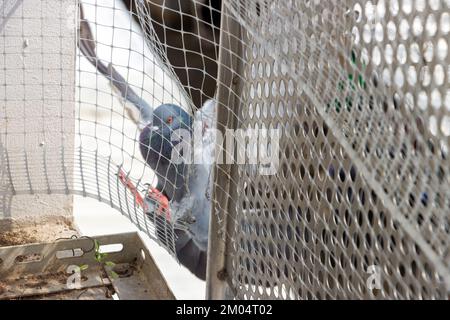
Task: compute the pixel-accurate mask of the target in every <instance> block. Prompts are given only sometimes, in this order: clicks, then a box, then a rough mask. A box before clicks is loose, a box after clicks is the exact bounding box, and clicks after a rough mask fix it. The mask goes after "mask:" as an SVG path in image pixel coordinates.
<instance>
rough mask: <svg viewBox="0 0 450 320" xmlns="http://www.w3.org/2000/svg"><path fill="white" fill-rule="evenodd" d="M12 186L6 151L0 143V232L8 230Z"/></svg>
mask: <svg viewBox="0 0 450 320" xmlns="http://www.w3.org/2000/svg"><path fill="white" fill-rule="evenodd" d="M12 197H13V190H12V185H11V182H10V179H9V175H8V166H7V159H6V150H5V148H4V147H3V144H2V143H1V141H0V230H8V229H9V227H8V226H7V225H8V224H10V219H11V203H12Z"/></svg>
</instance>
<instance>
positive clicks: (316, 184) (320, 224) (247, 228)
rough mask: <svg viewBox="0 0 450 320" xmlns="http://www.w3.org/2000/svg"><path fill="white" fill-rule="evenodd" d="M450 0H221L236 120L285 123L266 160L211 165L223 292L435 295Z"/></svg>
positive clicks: (443, 194) (443, 252)
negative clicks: (270, 170) (263, 167)
mask: <svg viewBox="0 0 450 320" xmlns="http://www.w3.org/2000/svg"><path fill="white" fill-rule="evenodd" d="M449 5H450V3H449V2H448V1H431V2H429V1H428V2H427V1H415V2H413V1H402V2H398V1H375V2H371V1H326V2H325V1H320V2H319V1H285V2H276V1H226V2H225V6H224V8H225V9H224V14H225V15H226V13H225V12H228V14H229V15H230V16H231V17H232V18H231V20H230V21H231V22H230V23H231V24H233V23H234V24H236V25H238V26H239V31H235V30H233V31H232V32H233V34H232V35H231V36H229V37H227V36H226V33H227V30H226V29H224V30H222V45H225V44H226V41H225V40H228V41H230V42H234V43H236V42H237V41H236V40H235V39H236V38H237V39H242V41H241V43H240V46H234V47H233V45H229V46H227V48H228V50H232V51H234V52H235V53H236V54H238V55H239V56H241V57H242V59H243V60H244V61H243V62H242V63H238V64H236V65H235V66H234V69H233V72H234V73H236V74H238V75H240V77H239V78H236V79H237V81H239V82H240V83H241V86H234V87H233V88H237V89H235V90H238V91H237V93H236V92H233V93H234V94H236V95H237V96H239V99H234V100H233V102H234V103H235V105H233V104H228V105H230V106H233V111H234V113H233V115H234V117H235V119H234V123H235V124H237V126H241V127H244V128H247V127H249V128H268V127H272V128H279V130H280V132H281V135H280V140H279V148H280V150H279V156H280V158H279V166H278V171H277V172H276V174H274V175H261V174H258V172H257V171H255V170H254V168H252V167H251V166H250V167H249V166H233V167H232V168H222V170H228V171H227V173H228V174H229V176H231V177H237V179H236V180H232V181H231V185H230V187H229V189H228V190H226V191H225V192H224V191H220V188H218V189H216V190H218V195H219V196H224V197H227V193H228V195H229V197H234V198H233V199H232V200H230V201H232V203H233V205H231V206H227V207H225V208H224V207H223V206H221V205H220V204H218V205H216V206H215V207H216V208H215V209H216V211H217V212H221V211H223V210H225V211H227V213H226V214H228V215H229V216H228V218H226V217H225V216H226V214H223V215H222V219H221V220H220V221H222V220H223V221H225V223H224V224H225V225H226V227H225V228H224V229H223V230H222V231H224V234H225V236H224V237H225V239H226V242H227V245H224V246H222V249H223V250H224V251H225V254H226V258H225V259H224V261H223V263H222V264H220V263H219V265H218V266H216V268H214V269H212V271H214V272H218V274H214V273H213V274H211V277H212V279H215V278H216V277H219V278H221V277H222V278H223V277H224V275H225V278H226V280H227V284H228V289H229V290H228V292H229V294H231V295H232V296H235V297H238V298H281V299H296V298H309V299H311V298H318V299H323V298H446V297H447V295H448V285H449V282H448V280H449V278H448V275H449V268H448V254H449V252H448V241H449V234H448V233H449V216H448V212H449V190H450V189H449V186H448V182H449V180H448V173H447V170H448V136H449V134H448V133H449V132H448V130H449V126H448V114H449V110H450V109H449V106H450V105H449V100H448V97H449V73H448V71H449V70H450V69H449V64H448V62H449V56H448V39H449V37H448V32H449V19H448V18H449V16H448V12H449ZM224 26H225V27H229V25H224ZM237 48H240V51H239V50H236V49H237ZM221 50H224V48H223V47H221ZM224 56H225V54H224V55H222V57H224ZM219 74H220V72H219ZM232 86H233V84H232V83H231V82H230V83H225V84H224V87H220V90H219V97H221V95H220V91H222V92H223V93H225V96H229V95H230V89H229V88H230V87H232ZM221 101H222V100H221ZM223 101H225V99H224V100H223ZM224 103H225V104H226V103H227V102H224ZM219 115H220V111H219ZM219 119H220V117H219ZM219 171H220V170H219ZM219 175H220V173H219ZM216 182H217V181H216ZM232 190H239V192H238V193H234V194H233V196H231V194H232ZM218 247H220V245H218ZM211 263H213V262H211ZM221 268H222V269H221ZM376 277H378V279H376ZM216 283H217V282H216ZM209 289H210V296H211V297H216V294H217V292H218V290H217V286H216V288H213V287H210V288H209ZM222 294H223V293H222Z"/></svg>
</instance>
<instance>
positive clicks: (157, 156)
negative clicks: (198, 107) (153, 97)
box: [140, 104, 192, 166]
mask: <svg viewBox="0 0 450 320" xmlns="http://www.w3.org/2000/svg"><path fill="white" fill-rule="evenodd" d="M180 129H183V130H187V131H189V132H191V131H192V117H191V116H190V115H189V114H188V113H187V112H186V111H184V110H183V109H181V108H180V107H179V106H177V105H174V104H162V105H160V106H159V107H158V108H156V109H155V110H154V112H153V119H152V122H151V123H150V124H148V125H147V126H146V127H145V128H144V130H142V132H141V135H140V146H141V153H142V156H143V157H144V159H146V161H147V163H149V164H150V166H152V164H156V163H157V162H158V161H165V160H166V161H170V157H171V154H172V149H173V147H174V145H175V144H176V142H174V141H173V137H172V134H173V133H174V132H175V131H177V130H180Z"/></svg>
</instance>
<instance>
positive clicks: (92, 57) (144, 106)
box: [78, 4, 153, 129]
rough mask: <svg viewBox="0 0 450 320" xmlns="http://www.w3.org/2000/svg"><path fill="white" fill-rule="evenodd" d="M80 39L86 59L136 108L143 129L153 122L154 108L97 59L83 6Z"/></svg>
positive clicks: (110, 66)
mask: <svg viewBox="0 0 450 320" xmlns="http://www.w3.org/2000/svg"><path fill="white" fill-rule="evenodd" d="M78 39H79V41H78V46H79V48H80V51H81V52H82V53H83V55H84V56H85V57H86V59H87V60H88V61H89V62H90V63H91V64H92V65H93V66H94V67H95V68H96V69H97V70H98V71H99V72H100V73H101V74H102V75H104V76H105V77H106V78H107V79H109V80H110V81H111V84H112V85H113V87H114V88H116V89H117V90H118V91H119V93H120V95H121V96H122V98H123V99H124V100H125V101H129V102H130V103H131V104H132V105H133V106H135V107H136V109H137V111H138V112H139V115H140V116H139V117H140V119H139V120H138V121H136V122H137V124H138V125H139V127H141V129H142V127H143V126H145V125H146V124H147V123H149V122H150V121H151V120H152V115H153V108H151V107H150V105H149V104H148V103H147V102H145V101H144V100H143V99H142V98H141V97H139V96H138V95H137V94H136V92H134V90H133V89H132V88H131V87H130V85H129V84H128V83H127V81H126V80H125V79H124V78H123V77H122V76H121V75H120V73H118V72H117V71H116V70H115V69H114V67H113V66H112V65H111V63H110V64H109V65H108V66H106V65H105V64H104V63H103V61H101V60H100V59H99V58H98V57H97V53H96V50H95V40H94V36H93V35H92V31H91V27H90V25H89V22H88V21H87V20H86V19H84V14H83V7H82V4H80V27H79V29H78Z"/></svg>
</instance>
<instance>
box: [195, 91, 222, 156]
mask: <svg viewBox="0 0 450 320" xmlns="http://www.w3.org/2000/svg"><path fill="white" fill-rule="evenodd" d="M216 128H217V102H216V101H215V100H213V99H210V100H208V101H206V102H205V103H204V105H203V107H201V108H200V109H198V110H197V111H196V112H195V114H194V162H195V163H198V164H204V165H212V164H213V163H214V162H215V158H216V140H217V129H216Z"/></svg>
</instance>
